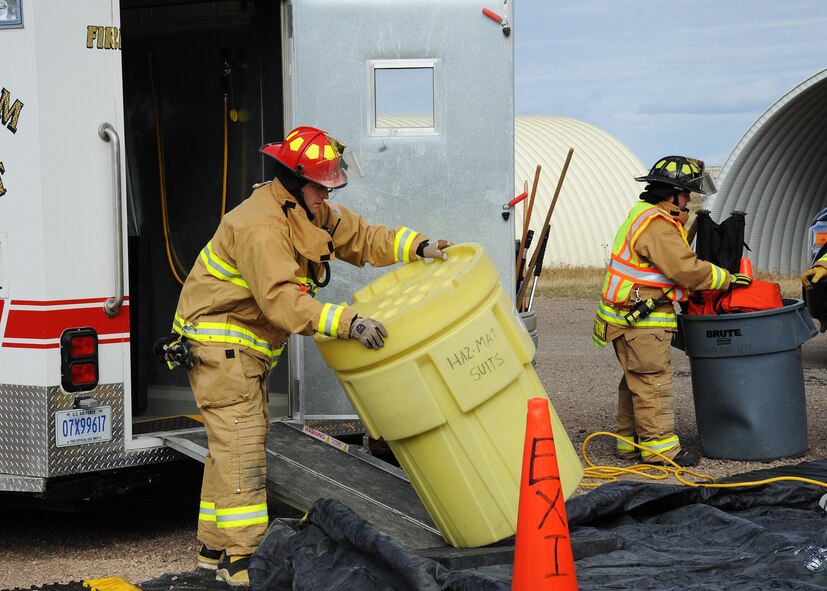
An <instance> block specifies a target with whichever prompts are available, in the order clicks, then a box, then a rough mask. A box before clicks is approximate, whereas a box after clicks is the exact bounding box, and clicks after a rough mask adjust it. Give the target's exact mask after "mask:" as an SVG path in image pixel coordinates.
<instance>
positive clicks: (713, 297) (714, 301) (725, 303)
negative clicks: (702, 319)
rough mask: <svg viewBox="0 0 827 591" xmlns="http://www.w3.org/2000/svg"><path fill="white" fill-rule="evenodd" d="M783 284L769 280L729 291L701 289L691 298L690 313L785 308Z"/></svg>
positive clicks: (757, 310)
mask: <svg viewBox="0 0 827 591" xmlns="http://www.w3.org/2000/svg"><path fill="white" fill-rule="evenodd" d="M783 307H784V302H783V300H782V299H781V286H780V285H779V284H777V283H770V282H768V281H753V282H752V284H751V285H747V286H744V287H736V288H735V289H730V290H729V291H699V292H695V293H693V294H692V296H691V297H690V299H689V306H688V308H687V312H688V313H689V314H729V313H731V312H759V311H761V310H774V309H776V308H783Z"/></svg>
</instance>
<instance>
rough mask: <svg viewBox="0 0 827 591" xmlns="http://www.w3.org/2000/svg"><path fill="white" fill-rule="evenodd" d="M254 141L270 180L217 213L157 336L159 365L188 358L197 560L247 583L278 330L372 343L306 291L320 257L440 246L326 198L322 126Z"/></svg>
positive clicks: (263, 514)
mask: <svg viewBox="0 0 827 591" xmlns="http://www.w3.org/2000/svg"><path fill="white" fill-rule="evenodd" d="M261 151H262V152H263V153H264V154H266V155H268V156H271V157H272V158H275V160H276V161H277V162H278V163H279V166H278V170H277V173H276V178H275V180H273V181H272V182H270V183H266V184H262V185H257V186H256V187H255V188H254V190H253V193H252V195H251V196H250V197H249V198H248V199H246V200H245V201H243V202H242V203H241V204H240V205H239V206H238V207H236V208H235V209H233V210H232V211H231V212H229V213H228V214H227V215H226V216H225V217H224V218H223V219H222V221H221V223H220V225H219V227H218V229H217V231H216V232H215V235H214V236H213V238H212V240H210V242H209V243H207V245H206V246H205V247H204V249H203V250H202V251H201V254H200V256H199V258H198V260H197V261H196V263H195V265H194V266H193V269H192V271H190V274H189V276H188V277H187V280H186V282H185V283H184V287H183V289H182V291H181V295H180V299H179V302H178V308H177V310H176V312H175V320H174V325H173V331H174V332H173V335H172V337H170V339H169V341H168V342H167V343H166V344H165V346H164V347H162V349H163V350H164V352H165V353H166V355H164V356H163V357H165V359H166V360H167V361H169V362H171V365H175V364H177V363H180V364H183V365H185V366H191V369H190V370H189V373H188V375H189V379H190V384H191V386H192V389H193V392H194V394H195V399H196V402H197V404H198V407H199V409H200V411H201V415H202V417H203V420H204V426H205V428H206V432H207V437H208V441H209V453H208V454H207V457H206V461H205V465H204V478H203V484H202V490H201V509H200V513H199V521H198V539H199V541H200V542H201V543H202V546H201V549H200V550H199V555H198V563H199V566H201V567H203V568H209V569H216V573H217V578H218V579H223V580H224V581H226V582H227V583H229V584H231V585H247V584H249V577H248V571H247V567H248V562H249V556H250V554H251V553H252V552H253V551H254V550H255V549H256V547H258V545H259V543H260V542H261V540H262V538H263V537H264V534H265V532H266V530H267V525H268V515H267V495H266V492H265V469H266V464H265V448H264V444H265V440H266V438H267V432H268V412H267V376H268V374H269V372H270V370H271V368H272V367H274V366H275V365H276V363H278V360H279V356H280V355H281V353H282V351H283V350H284V347H285V345H286V343H287V337H288V336H289V335H290V334H294V333H295V334H303V335H312V334H314V333H317V332H318V333H321V334H324V335H327V336H331V337H338V338H341V339H351V338H353V339H358V340H359V341H360V342H361V343H362V344H363V345H364V346H365V347H367V348H369V349H378V348H379V347H382V346H383V344H384V340H383V339H385V338H386V337H387V336H388V334H387V331H386V330H385V328H384V327H383V326H382V324H381V323H379V322H377V321H376V320H372V319H370V318H361V317H358V316H357V315H356V313H355V312H354V311H353V310H352V309H350V308H348V307H347V306H341V305H336V304H329V303H322V302H320V301H318V300H316V299H314V295H315V294H316V290H317V289H318V288H319V287H323V286H325V285H327V282H328V280H329V279H330V267H329V261H330V260H332V259H333V258H334V257H337V258H339V259H342V260H344V261H347V262H348V263H351V264H353V265H356V266H358V267H362V266H364V265H365V263H370V264H371V265H374V266H385V265H391V264H394V263H397V262H408V261H414V260H417V258H420V257H421V258H434V257H439V258H441V259H445V258H446V257H447V255H446V254H445V253H443V252H442V249H444V248H445V247H447V246H449V243H448V242H447V241H445V240H439V241H438V242H436V243H430V242H429V241H428V240H427V238H426V237H425V236H424V235H422V234H419V233H418V232H416V231H414V230H412V229H409V228H406V227H403V226H399V227H397V228H394V229H392V230H391V229H389V228H387V227H385V226H379V225H376V226H372V225H369V224H368V223H367V222H366V221H365V220H363V219H362V218H361V217H360V216H358V215H357V214H355V213H353V212H351V211H348V210H347V209H345V208H344V207H341V206H339V205H337V204H334V203H330V202H329V201H328V198H329V195H330V192H331V191H332V190H334V189H339V188H341V187H344V186H345V185H346V184H347V177H346V174H345V169H347V164H348V161H347V153H345V152H344V146H343V145H342V144H341V143H340V142H338V141H337V140H335V139H334V138H332V137H331V136H329V135H328V134H327V133H325V132H323V131H321V130H319V129H316V128H313V127H299V128H297V129H295V130H293V131H292V132H291V133H290V134H289V135H288V136H287V137H286V138H285V140H284V142H280V143H274V144H268V145H265V146H264V147H262V148H261ZM182 353H183V354H182ZM189 354H191V358H190V356H189Z"/></svg>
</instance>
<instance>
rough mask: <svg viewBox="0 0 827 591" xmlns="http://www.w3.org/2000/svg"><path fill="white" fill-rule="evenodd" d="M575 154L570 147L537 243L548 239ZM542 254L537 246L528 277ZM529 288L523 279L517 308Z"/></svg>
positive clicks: (527, 272)
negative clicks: (552, 220)
mask: <svg viewBox="0 0 827 591" xmlns="http://www.w3.org/2000/svg"><path fill="white" fill-rule="evenodd" d="M572 154H574V148H569V153H568V154H567V155H566V161H565V163H564V164H563V171H562V172H561V173H560V178H559V180H558V181H557V187H556V188H555V189H554V197H553V198H552V200H551V205H550V206H549V208H548V213H547V214H546V221H545V223H544V224H543V233H542V234H541V235H540V240H538V241H537V244H543V242H545V241H546V240H548V233H549V230H550V228H549V223H550V221H551V214H552V213H553V212H554V206H555V205H556V204H557V198H558V197H559V196H560V189H562V188H563V180H564V179H565V178H566V171H567V170H568V169H569V162H571V156H572ZM539 255H540V249H539V248H535V249H534V254H533V255H532V256H531V263H530V264H529V265H528V268H527V269H526V273H525V276H526V279H528V277H529V276H530V275H531V273H532V272H533V271H534V267H535V266H536V265H537V258H538V257H539ZM527 288H528V281H527V280H526V281H523V283H522V284H521V285H520V290H519V291H518V292H517V300H516V304H517V309H518V310H522V306H523V302H524V300H525V292H526V289H527Z"/></svg>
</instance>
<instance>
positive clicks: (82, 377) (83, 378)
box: [70, 363, 98, 386]
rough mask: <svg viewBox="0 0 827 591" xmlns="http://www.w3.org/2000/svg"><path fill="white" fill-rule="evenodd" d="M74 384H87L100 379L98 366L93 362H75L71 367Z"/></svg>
mask: <svg viewBox="0 0 827 591" xmlns="http://www.w3.org/2000/svg"><path fill="white" fill-rule="evenodd" d="M70 373H71V375H72V384H74V385H75V386H85V385H89V384H94V383H95V382H97V381H98V368H97V366H96V365H95V364H93V363H73V364H72V366H71V369H70Z"/></svg>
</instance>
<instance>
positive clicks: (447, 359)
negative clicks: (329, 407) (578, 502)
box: [316, 243, 583, 547]
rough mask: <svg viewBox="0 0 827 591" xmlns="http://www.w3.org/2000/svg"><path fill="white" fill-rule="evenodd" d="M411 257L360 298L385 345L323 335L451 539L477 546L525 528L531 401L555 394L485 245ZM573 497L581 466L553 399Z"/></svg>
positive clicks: (374, 426)
mask: <svg viewBox="0 0 827 591" xmlns="http://www.w3.org/2000/svg"><path fill="white" fill-rule="evenodd" d="M446 252H447V253H448V261H446V262H442V261H439V260H435V261H428V262H426V261H417V262H414V263H408V264H405V265H402V266H400V267H398V268H396V269H395V270H393V271H391V272H389V273H387V274H385V275H383V276H382V277H380V278H379V279H377V280H376V281H374V282H372V283H370V284H369V285H367V286H365V287H364V288H362V289H361V290H359V291H358V292H356V293H355V294H354V296H353V299H354V304H353V306H352V307H353V309H354V310H356V311H357V312H358V314H359V315H360V316H367V317H370V318H374V319H376V320H379V321H380V322H382V323H383V324H384V325H385V327H386V328H387V329H388V337H387V338H386V339H385V346H384V347H383V348H381V349H379V350H370V349H365V348H364V347H362V346H361V344H359V342H358V341H355V340H349V341H348V340H339V339H333V338H329V337H323V336H318V335H317V337H316V342H317V344H318V346H319V350H320V351H321V353H322V356H323V357H324V359H325V361H326V362H327V363H328V365H330V367H332V368H333V369H334V370H335V372H336V376H337V377H338V379H339V381H340V382H341V384H342V387H343V388H344V390H345V392H346V394H347V396H348V398H349V400H350V403H351V404H352V405H353V408H354V409H355V410H356V413H357V414H358V415H359V418H360V419H361V421H362V423H363V424H364V425H365V428H366V429H367V432H368V434H369V435H370V436H371V437H373V438H375V439H378V438H379V437H383V438H384V439H385V441H386V442H387V443H388V444H389V445H390V448H391V450H392V451H393V453H394V455H395V456H396V458H397V460H398V461H399V463H400V465H401V466H402V469H403V470H404V471H405V473H406V474H407V475H408V478H409V479H410V480H411V483H412V484H413V487H414V489H415V490H416V492H417V494H418V495H419V498H420V499H421V500H422V503H423V505H424V506H425V508H426V509H427V510H428V513H429V514H430V516H431V518H432V519H433V520H434V523H436V525H437V527H439V530H440V532H441V533H442V536H443V537H444V538H445V540H446V541H447V542H448V543H449V544H451V545H452V546H455V547H477V546H484V545H487V544H491V543H493V542H496V541H499V540H502V539H504V538H507V537H509V536H512V535H514V534H515V532H516V526H517V506H518V502H519V495H520V471H521V466H522V453H523V443H524V438H525V424H526V412H527V408H528V399H529V398H536V397H538V396H545V391H544V389H543V386H542V384H541V383H540V380H539V378H538V377H537V374H536V373H535V371H534V367H533V366H532V364H531V360H532V358H533V356H534V343H533V342H532V340H531V337H530V336H529V334H528V332H527V331H526V329H525V327H524V326H523V324H522V322H521V320H520V318H519V315H518V314H517V311H516V310H515V309H514V306H513V304H512V301H511V298H510V297H509V296H508V294H507V293H506V291H505V289H504V288H503V286H502V284H500V282H499V274H498V272H497V269H496V267H495V266H494V264H493V263H492V262H491V260H490V259H489V258H488V256H487V255H486V254H485V252H484V251H483V249H482V247H481V246H480V245H479V244H474V243H467V244H459V245H456V246H452V247H450V248H449V249H448V250H446ZM549 407H550V408H549V410H550V412H551V420H552V429H553V431H554V441H555V448H556V452H557V463H558V467H559V470H560V479H561V485H562V489H563V494H564V496H565V497H566V498H568V497H569V496H570V495H571V493H572V492H573V491H574V489H575V488H577V486H578V484H579V483H580V479H581V478H582V476H583V467H582V464H581V463H580V460H579V458H578V456H577V453H576V452H575V450H574V447H573V446H572V444H571V441H570V440H569V438H568V435H567V434H566V431H565V429H564V428H563V426H562V424H561V423H560V420H559V418H558V417H557V413H555V411H554V408H553V406H552V405H551V402H549Z"/></svg>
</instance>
